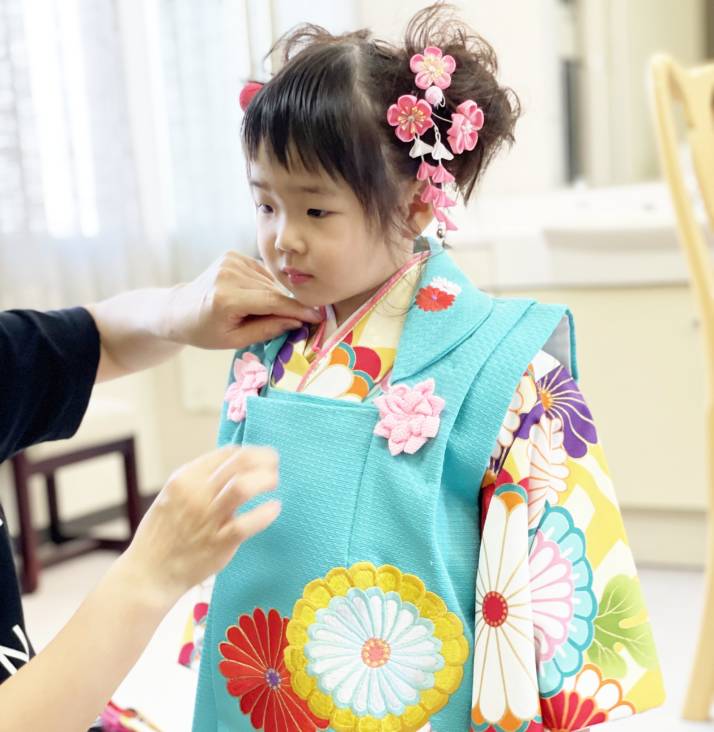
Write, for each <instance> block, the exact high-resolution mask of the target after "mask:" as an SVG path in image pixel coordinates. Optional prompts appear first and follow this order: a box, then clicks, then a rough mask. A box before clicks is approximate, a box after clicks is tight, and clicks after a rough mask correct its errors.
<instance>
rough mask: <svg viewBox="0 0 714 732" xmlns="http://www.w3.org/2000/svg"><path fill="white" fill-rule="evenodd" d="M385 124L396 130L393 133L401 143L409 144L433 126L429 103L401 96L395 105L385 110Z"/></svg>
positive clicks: (404, 95) (409, 95)
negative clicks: (387, 123)
mask: <svg viewBox="0 0 714 732" xmlns="http://www.w3.org/2000/svg"><path fill="white" fill-rule="evenodd" d="M387 122H389V124H390V125H392V127H396V128H397V129H396V130H394V132H395V134H396V135H397V137H398V138H399V139H400V140H401V141H402V142H410V141H411V140H413V139H414V137H415V136H416V135H423V134H424V133H425V132H426V131H427V130H428V129H429V128H430V127H433V126H434V120H433V119H432V118H431V105H430V104H429V102H427V101H425V100H424V99H419V100H417V98H416V97H415V96H414V95H412V94H402V96H401V97H399V99H397V103H396V104H392V106H391V107H390V108H389V109H388V110H387Z"/></svg>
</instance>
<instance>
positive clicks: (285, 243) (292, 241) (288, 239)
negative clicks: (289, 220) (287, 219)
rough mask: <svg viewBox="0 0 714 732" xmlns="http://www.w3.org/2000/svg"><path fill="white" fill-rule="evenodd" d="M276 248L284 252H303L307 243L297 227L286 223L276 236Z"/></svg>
mask: <svg viewBox="0 0 714 732" xmlns="http://www.w3.org/2000/svg"><path fill="white" fill-rule="evenodd" d="M275 248H276V249H277V250H279V251H283V252H294V253H296V254H301V253H303V252H304V251H305V244H304V242H303V240H302V237H301V236H300V232H299V231H298V230H297V229H296V228H295V227H292V226H289V225H287V224H284V225H283V226H282V227H280V229H279V231H278V233H277V236H276V237H275Z"/></svg>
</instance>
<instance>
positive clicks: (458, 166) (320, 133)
mask: <svg viewBox="0 0 714 732" xmlns="http://www.w3.org/2000/svg"><path fill="white" fill-rule="evenodd" d="M428 46H438V47H439V48H441V49H442V51H443V52H444V54H450V55H451V56H453V57H454V60H455V61H456V69H455V71H454V73H453V74H452V81H451V85H450V86H449V88H448V89H446V90H444V96H445V101H446V108H442V110H441V111H440V112H439V113H440V114H441V116H444V117H448V116H449V115H450V113H451V112H453V111H454V110H455V108H456V107H457V106H458V105H459V104H460V103H461V102H463V101H464V100H466V99H473V100H474V101H476V102H477V103H478V105H479V106H480V107H481V108H482V109H483V111H484V115H485V123H484V126H483V128H482V129H481V131H480V132H479V139H478V143H477V145H476V147H475V148H474V149H473V150H472V151H465V152H464V153H462V154H461V155H455V156H454V159H453V160H450V161H446V167H447V169H448V170H449V171H450V172H451V173H452V174H453V175H454V177H455V179H456V181H455V183H456V186H457V188H458V191H459V193H460V194H461V195H462V196H463V198H464V200H465V201H467V200H468V199H469V197H470V196H471V194H472V192H473V190H474V186H475V185H476V182H477V181H478V179H479V177H480V175H481V174H482V172H483V171H484V170H485V168H486V166H487V164H488V163H489V162H490V160H491V159H492V158H493V156H494V154H495V153H496V152H497V151H498V149H499V148H500V147H501V145H502V144H503V143H504V142H508V143H511V142H513V128H514V126H515V123H516V120H517V118H518V116H519V114H520V105H519V102H518V98H517V97H516V95H515V94H514V92H513V91H512V90H511V89H509V88H506V87H502V86H499V84H498V81H497V80H496V76H495V75H496V71H497V68H498V64H497V60H496V54H495V52H494V50H493V48H492V47H491V46H490V45H489V44H488V43H487V42H486V41H485V40H484V39H483V38H481V36H479V35H478V34H477V33H475V32H473V31H472V30H471V29H469V28H468V27H467V26H465V25H464V24H463V23H462V22H460V21H459V20H458V19H457V18H456V17H455V16H454V14H453V8H452V6H450V5H445V4H443V3H436V4H434V5H431V6H429V7H427V8H424V9H423V10H421V11H419V12H418V13H417V14H416V15H415V16H414V17H413V18H412V19H411V21H410V22H409V24H408V26H407V29H406V33H405V39H404V44H403V45H402V46H395V45H393V44H391V43H388V42H386V41H381V40H377V39H374V38H372V35H371V33H370V31H368V30H358V31H354V32H352V33H345V34H343V35H337V36H335V35H332V34H331V33H329V32H328V31H326V30H325V29H324V28H321V27H319V26H315V25H309V24H305V25H301V26H298V27H297V28H295V29H293V30H292V31H290V32H288V33H287V34H286V35H285V36H283V37H282V38H281V39H280V40H279V41H278V42H277V44H276V45H275V47H274V48H273V50H271V52H270V53H271V54H272V53H273V52H274V51H275V50H276V49H277V50H282V59H283V62H284V65H283V66H282V68H281V69H280V71H278V73H277V74H276V75H275V76H274V77H273V78H272V79H271V80H270V81H269V82H267V83H266V84H265V85H264V86H263V87H262V89H261V90H260V91H259V92H258V93H257V94H256V95H255V97H254V98H253V100H252V102H251V103H250V105H249V106H248V109H247V110H246V114H245V117H244V119H243V126H242V138H243V145H244V148H245V151H246V155H247V157H248V159H249V160H251V159H255V157H256V156H257V154H258V150H259V149H260V146H261V145H262V144H265V146H266V149H267V152H268V153H269V154H270V155H271V156H273V157H274V158H275V159H276V160H277V161H278V162H279V163H280V164H281V165H283V166H284V167H286V168H287V169H290V167H291V165H293V164H294V163H296V162H299V163H302V165H303V166H304V167H305V168H306V169H307V170H309V171H314V170H317V169H319V168H323V169H324V170H325V171H326V172H327V173H328V175H330V176H331V177H332V178H334V179H337V178H338V177H341V178H342V179H344V180H345V181H346V183H347V184H348V185H349V186H350V188H351V189H352V190H353V191H354V193H355V195H356V196H357V198H358V199H359V201H360V203H361V204H362V207H363V208H364V211H365V213H366V214H367V215H368V217H369V218H370V219H371V220H372V221H373V222H377V223H378V224H379V225H380V226H381V227H382V228H383V229H384V230H387V228H389V227H391V226H394V225H397V226H399V225H400V224H401V223H402V221H403V219H402V218H401V216H400V214H399V211H400V207H401V206H402V205H403V199H402V196H403V186H404V184H406V183H409V182H410V181H413V180H415V176H416V172H417V168H418V167H419V162H420V160H419V159H418V158H417V159H413V158H410V157H409V144H408V143H404V142H401V141H400V140H399V139H398V138H397V137H396V135H395V134H394V128H393V127H391V126H390V125H389V123H388V122H387V109H388V108H389V106H390V105H391V104H393V103H394V102H396V100H397V98H398V97H399V96H400V95H402V94H415V95H417V96H423V91H422V90H419V89H417V88H416V86H415V83H414V73H413V72H412V71H411V70H410V68H409V59H410V58H411V57H412V55H414V54H415V53H423V51H424V49H425V48H426V47H428ZM446 110H448V112H447V111H446ZM434 122H435V124H438V126H439V130H440V133H441V135H442V138H443V139H446V131H447V129H448V127H449V124H448V123H447V122H443V121H441V120H438V119H436V118H434ZM295 156H297V158H298V159H297V160H295V159H294V157H295ZM402 213H404V212H402Z"/></svg>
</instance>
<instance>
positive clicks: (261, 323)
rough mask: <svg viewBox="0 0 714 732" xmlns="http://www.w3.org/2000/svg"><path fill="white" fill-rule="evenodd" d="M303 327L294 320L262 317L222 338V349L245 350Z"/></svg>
mask: <svg viewBox="0 0 714 732" xmlns="http://www.w3.org/2000/svg"><path fill="white" fill-rule="evenodd" d="M301 325H302V320H292V319H290V318H287V319H286V318H282V317H279V316H275V315H261V316H259V317H257V318H251V319H250V320H248V321H247V322H246V321H244V322H243V323H241V324H240V325H239V326H238V327H237V328H235V329H234V330H232V331H229V332H228V333H226V334H225V335H224V336H222V338H223V340H224V342H223V343H220V344H218V345H219V347H220V348H244V347H245V346H250V345H252V344H253V343H261V342H262V341H269V340H271V339H272V338H277V337H278V336H279V335H282V334H283V333H285V331H288V330H295V329H296V328H299V327H300V326H301Z"/></svg>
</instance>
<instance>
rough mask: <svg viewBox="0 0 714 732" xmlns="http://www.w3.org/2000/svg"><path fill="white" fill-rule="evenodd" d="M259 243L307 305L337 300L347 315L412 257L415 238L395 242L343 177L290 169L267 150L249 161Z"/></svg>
mask: <svg viewBox="0 0 714 732" xmlns="http://www.w3.org/2000/svg"><path fill="white" fill-rule="evenodd" d="M249 181H250V184H251V189H252V191H253V198H254V200H255V204H256V210H257V229H258V248H259V250H260V254H261V256H262V258H263V260H264V262H265V264H266V266H267V267H268V268H269V269H270V271H271V272H272V274H273V276H274V277H275V278H276V279H277V280H278V281H279V282H280V283H281V284H282V285H284V286H285V287H287V288H288V289H289V290H290V291H291V292H292V293H293V294H294V295H295V297H296V298H297V299H298V300H300V302H302V303H303V304H305V305H308V306H312V307H316V306H319V305H334V307H335V310H336V313H337V318H338V320H339V321H342V320H344V319H345V318H346V317H347V316H349V315H350V314H351V313H352V312H353V311H354V310H355V309H356V308H358V307H359V306H360V305H361V304H362V303H363V302H365V301H366V300H367V299H368V298H369V296H370V295H371V294H372V293H373V292H374V291H375V290H376V289H378V288H379V286H380V285H381V284H382V283H383V282H384V281H385V280H387V279H388V278H389V277H390V276H391V275H392V274H393V273H394V272H396V270H397V269H399V268H400V267H401V266H402V265H403V264H404V263H405V262H406V261H407V260H408V259H409V256H410V255H411V252H412V242H411V240H410V239H408V238H407V239H405V240H404V241H403V242H402V243H401V245H400V246H399V248H395V246H394V245H393V244H392V245H391V246H389V245H388V244H387V243H386V242H385V241H384V240H383V239H380V237H379V235H378V234H375V232H374V230H373V229H370V226H369V223H370V222H369V220H368V218H367V217H366V216H365V214H364V211H363V209H362V206H361V205H360V202H359V200H358V199H357V197H356V196H355V194H354V192H353V191H352V189H351V188H350V187H349V186H348V185H347V184H346V183H345V182H344V181H343V180H340V181H339V182H336V181H334V180H332V178H330V177H329V176H328V175H327V174H326V173H324V172H322V173H320V174H318V173H310V172H308V171H306V170H305V169H304V168H302V167H299V166H298V165H295V166H292V169H291V171H290V172H288V171H287V170H286V169H285V168H283V167H282V166H281V165H280V164H279V163H278V162H277V161H276V160H273V159H272V158H271V157H270V156H268V155H267V154H266V152H265V148H264V146H261V149H260V151H259V153H258V156H257V158H256V159H255V160H252V161H251V162H250V165H249Z"/></svg>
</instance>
